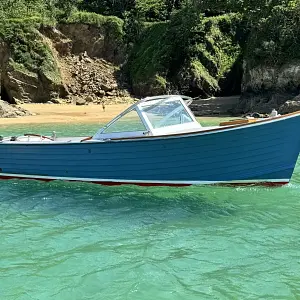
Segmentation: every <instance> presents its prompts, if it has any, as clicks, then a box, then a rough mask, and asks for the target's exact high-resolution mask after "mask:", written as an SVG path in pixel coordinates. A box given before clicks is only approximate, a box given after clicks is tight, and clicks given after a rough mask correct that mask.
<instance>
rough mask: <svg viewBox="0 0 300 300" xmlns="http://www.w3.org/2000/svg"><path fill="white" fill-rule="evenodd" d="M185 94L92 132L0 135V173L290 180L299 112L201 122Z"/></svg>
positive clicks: (149, 102)
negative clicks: (236, 121) (230, 122)
mask: <svg viewBox="0 0 300 300" xmlns="http://www.w3.org/2000/svg"><path fill="white" fill-rule="evenodd" d="M190 102H191V99H190V98H188V97H184V96H177V95H175V96H174V95H173V96H170V95H168V96H157V97H148V98H145V99H142V100H141V101H139V102H137V103H135V104H133V105H132V106H131V107H129V108H128V109H126V110H125V111H124V112H122V113H121V114H120V115H118V116H117V117H116V118H114V119H113V120H112V121H111V122H109V123H108V124H107V125H106V126H104V127H103V128H101V129H100V130H99V131H98V132H97V133H96V134H95V135H94V136H92V137H70V138H65V137H57V136H56V135H55V134H53V135H52V136H40V135H34V134H26V135H24V136H18V137H6V138H1V141H0V178H2V179H16V178H18V179H37V180H44V181H50V180H66V181H84V182H92V183H99V184H106V185H118V184H137V185H146V186H148V185H151V186H152V185H167V186H188V185H198V184H226V185H227V184H242V185H244V184H263V185H282V184H287V183H288V182H289V181H290V179H291V176H292V174H293V171H294V168H295V165H296V162H297V159H298V155H299V150H300V134H299V129H300V112H297V113H292V114H288V115H284V116H275V117H270V118H267V119H261V120H257V121H256V122H252V123H248V124H233V125H227V126H213V127H202V126H201V125H200V124H199V122H197V120H196V119H195V117H194V115H193V113H192V112H191V111H190V109H189V107H188V105H189V104H190Z"/></svg>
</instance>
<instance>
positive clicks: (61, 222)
mask: <svg viewBox="0 0 300 300" xmlns="http://www.w3.org/2000/svg"><path fill="white" fill-rule="evenodd" d="M97 128H98V125H76V126H74V125H69V126H62V125H55V126H54V125H48V126H45V125H43V126H36V125H35V126H34V127H32V128H30V127H29V126H26V127H24V126H23V127H22V128H21V127H20V126H9V127H6V128H5V127H3V126H2V127H1V128H0V130H1V134H2V135H4V134H5V135H8V134H16V133H18V134H22V133H25V132H37V133H41V134H49V133H51V131H52V130H56V131H57V133H58V135H70V134H71V135H73V134H75V135H90V134H93V132H95V131H96V130H97ZM0 189H1V198H0V220H1V223H0V299H5V300H6V299H7V300H12V299H18V300H19V299H20V300H23V299H24V300H25V299H26V300H27V299H38V300H40V299H63V300H64V299H66V300H67V299H95V300H98V299H105V300H110V299H114V300H115V299H120V300H121V299H122V300H123V299H130V300H131V299H137V300H143V299H151V300H152V299H176V300H177V299H178V300H179V299H180V300H181V299H191V300H192V299H300V222H299V216H300V164H299V162H298V164H297V168H296V171H295V174H294V177H293V180H292V183H291V184H289V185H288V186H286V187H282V188H262V187H248V188H226V187H188V188H181V189H178V188H165V187H161V188H145V187H144V188H143V187H135V186H121V187H102V186H98V185H93V184H84V183H64V182H51V183H41V182H35V181H4V182H0Z"/></svg>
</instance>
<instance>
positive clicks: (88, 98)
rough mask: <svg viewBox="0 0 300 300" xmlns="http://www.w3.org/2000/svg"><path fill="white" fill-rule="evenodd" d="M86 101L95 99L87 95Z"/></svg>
mask: <svg viewBox="0 0 300 300" xmlns="http://www.w3.org/2000/svg"><path fill="white" fill-rule="evenodd" d="M85 101H86V102H93V101H94V99H93V97H92V96H87V97H86V98H85Z"/></svg>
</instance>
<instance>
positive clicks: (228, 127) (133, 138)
mask: <svg viewBox="0 0 300 300" xmlns="http://www.w3.org/2000/svg"><path fill="white" fill-rule="evenodd" d="M296 115H298V116H300V111H296V112H293V113H289V114H286V115H283V116H278V117H274V118H266V119H263V120H258V121H256V122H251V123H246V124H237V125H233V126H223V127H219V128H214V129H207V130H197V131H191V132H183V133H173V134H168V135H156V136H141V137H132V138H112V139H110V141H123V140H141V139H153V138H165V137H176V136H186V135H190V134H202V133H207V132H214V131H224V130H227V129H233V128H241V127H248V126H253V125H256V124H261V123H268V122H272V121H274V120H280V119H285V118H287V117H291V116H296ZM202 128H203V127H202Z"/></svg>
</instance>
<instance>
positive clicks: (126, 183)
mask: <svg viewBox="0 0 300 300" xmlns="http://www.w3.org/2000/svg"><path fill="white" fill-rule="evenodd" d="M11 179H20V180H38V181H43V182H51V181H54V180H56V179H48V178H39V177H37V178H32V177H28V178H26V177H18V176H3V175H2V176H0V180H11ZM64 181H68V182H88V183H94V184H100V185H106V186H120V185H137V186H144V187H147V186H168V187H187V186H191V185H192V184H178V183H177V184H176V183H174V184H172V183H150V182H144V183H142V182H114V181H83V180H82V181H81V180H64ZM286 184H288V182H287V181H282V182H266V181H265V182H248V183H247V182H245V183H234V182H233V183H230V182H228V183H212V184H210V185H216V186H229V187H233V186H235V187H243V186H265V187H279V186H283V185H286ZM208 185H209V184H208Z"/></svg>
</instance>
